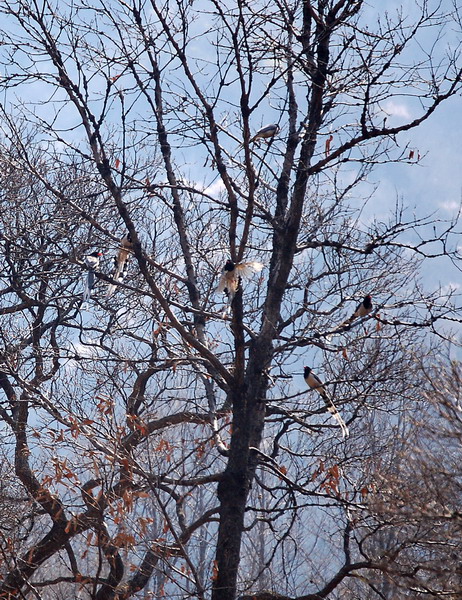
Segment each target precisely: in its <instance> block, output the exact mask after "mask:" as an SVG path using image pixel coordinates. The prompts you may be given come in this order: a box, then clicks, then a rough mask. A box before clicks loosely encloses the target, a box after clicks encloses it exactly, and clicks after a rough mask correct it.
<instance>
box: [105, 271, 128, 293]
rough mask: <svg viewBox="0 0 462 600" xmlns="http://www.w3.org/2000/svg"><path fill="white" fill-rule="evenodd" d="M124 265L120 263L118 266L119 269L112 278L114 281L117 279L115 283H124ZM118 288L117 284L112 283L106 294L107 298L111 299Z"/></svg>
mask: <svg viewBox="0 0 462 600" xmlns="http://www.w3.org/2000/svg"><path fill="white" fill-rule="evenodd" d="M124 264H125V263H122V264H121V263H119V264H118V265H117V268H116V270H115V273H114V275H113V276H112V278H113V279H115V281H118V282H119V283H120V281H122V279H123V275H124ZM116 287H117V284H115V283H110V284H109V286H108V288H107V292H106V298H110V297H111V296H112V294H113V293H114V292H115V289H116Z"/></svg>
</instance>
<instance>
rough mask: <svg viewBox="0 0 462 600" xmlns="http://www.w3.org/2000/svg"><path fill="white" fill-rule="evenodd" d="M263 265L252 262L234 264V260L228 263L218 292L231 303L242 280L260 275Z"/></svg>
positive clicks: (221, 277) (219, 283)
mask: <svg viewBox="0 0 462 600" xmlns="http://www.w3.org/2000/svg"><path fill="white" fill-rule="evenodd" d="M263 266H264V265H262V263H260V262H257V261H255V260H252V261H250V262H245V263H237V264H235V263H233V261H232V260H228V261H226V264H225V266H224V267H223V271H222V272H221V276H220V281H219V282H218V287H217V292H224V293H225V294H226V295H227V296H228V299H229V302H230V303H231V302H232V300H233V298H234V296H235V294H236V292H237V289H238V287H239V282H240V280H241V279H247V278H249V277H251V276H252V275H253V274H254V273H259V272H260V271H261V270H262V269H263Z"/></svg>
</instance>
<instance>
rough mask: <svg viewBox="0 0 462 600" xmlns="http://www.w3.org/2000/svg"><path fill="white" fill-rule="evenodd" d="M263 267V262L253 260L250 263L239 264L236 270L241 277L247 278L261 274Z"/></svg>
mask: <svg viewBox="0 0 462 600" xmlns="http://www.w3.org/2000/svg"><path fill="white" fill-rule="evenodd" d="M263 267H264V265H263V264H262V263H261V262H258V261H256V260H252V261H250V262H245V263H239V264H237V265H236V267H235V270H236V271H237V273H238V274H239V277H243V278H247V277H251V276H252V275H253V274H254V273H260V271H261V270H262V269H263Z"/></svg>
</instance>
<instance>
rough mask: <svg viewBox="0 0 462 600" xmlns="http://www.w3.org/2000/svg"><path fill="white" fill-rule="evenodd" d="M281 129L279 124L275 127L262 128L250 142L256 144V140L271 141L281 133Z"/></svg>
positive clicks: (274, 125)
mask: <svg viewBox="0 0 462 600" xmlns="http://www.w3.org/2000/svg"><path fill="white" fill-rule="evenodd" d="M279 130H280V127H279V125H277V124H273V125H265V127H262V128H261V129H259V130H258V131H257V133H256V134H255V135H254V136H253V137H251V138H250V140H249V142H255V141H256V140H259V139H265V140H266V139H269V138H272V137H274V136H275V135H277V134H278V133H279Z"/></svg>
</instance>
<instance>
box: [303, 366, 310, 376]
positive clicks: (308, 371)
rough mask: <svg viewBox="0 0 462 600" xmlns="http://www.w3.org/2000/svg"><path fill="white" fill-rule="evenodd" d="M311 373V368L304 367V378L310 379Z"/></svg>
mask: <svg viewBox="0 0 462 600" xmlns="http://www.w3.org/2000/svg"><path fill="white" fill-rule="evenodd" d="M310 373H311V367H303V377H305V378H306V377H308V375H309V374H310Z"/></svg>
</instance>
